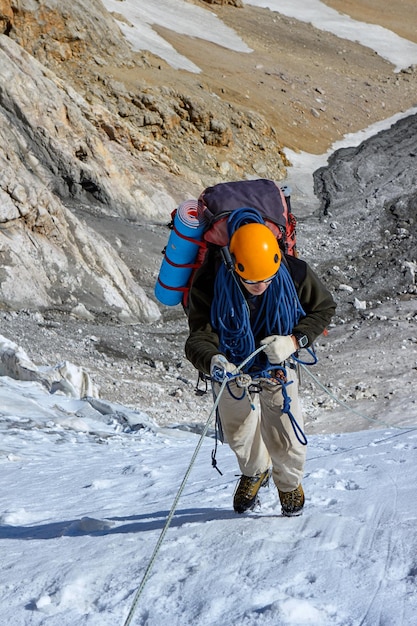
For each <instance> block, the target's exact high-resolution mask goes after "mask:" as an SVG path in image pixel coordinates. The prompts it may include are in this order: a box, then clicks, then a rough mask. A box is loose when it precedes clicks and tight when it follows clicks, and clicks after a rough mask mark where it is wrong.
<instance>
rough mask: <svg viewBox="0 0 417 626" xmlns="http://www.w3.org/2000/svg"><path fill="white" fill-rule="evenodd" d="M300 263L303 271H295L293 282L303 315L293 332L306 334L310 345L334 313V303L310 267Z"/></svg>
mask: <svg viewBox="0 0 417 626" xmlns="http://www.w3.org/2000/svg"><path fill="white" fill-rule="evenodd" d="M297 260H298V259H297ZM301 263H303V264H304V271H302V272H301V273H300V272H296V275H295V277H294V283H295V286H296V288H297V292H298V297H299V299H300V303H301V306H302V307H303V309H304V312H305V317H302V318H301V319H300V321H299V322H298V324H297V325H296V326H295V327H294V328H293V332H299V333H303V334H305V335H307V337H308V345H311V344H312V343H313V341H314V340H315V339H316V338H317V337H318V336H319V335H320V334H321V333H322V332H323V331H324V330H325V328H326V327H327V326H328V324H329V322H330V320H331V319H332V317H333V315H334V313H335V310H336V303H335V301H334V300H333V297H332V295H331V294H330V292H329V291H328V289H327V288H326V287H325V286H324V285H323V283H322V282H321V280H320V279H319V278H318V276H317V275H316V274H315V272H314V271H313V270H312V269H311V267H310V266H309V265H308V264H307V263H305V262H304V261H301ZM297 274H298V280H297ZM300 278H301V280H300Z"/></svg>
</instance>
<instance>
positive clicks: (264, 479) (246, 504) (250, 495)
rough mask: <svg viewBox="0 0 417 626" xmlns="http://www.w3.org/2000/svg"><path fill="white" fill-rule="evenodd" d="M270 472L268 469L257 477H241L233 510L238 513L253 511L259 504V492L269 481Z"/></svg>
mask: <svg viewBox="0 0 417 626" xmlns="http://www.w3.org/2000/svg"><path fill="white" fill-rule="evenodd" d="M269 475H270V470H269V469H267V470H266V471H265V472H263V473H262V474H257V476H241V478H240V480H239V484H238V486H237V487H236V491H235V495H234V497H233V508H234V510H235V511H236V513H244V512H245V511H251V510H252V509H253V508H254V507H255V506H256V504H257V503H258V501H259V500H258V491H259V489H260V488H261V487H265V486H266V485H267V484H268V481H269Z"/></svg>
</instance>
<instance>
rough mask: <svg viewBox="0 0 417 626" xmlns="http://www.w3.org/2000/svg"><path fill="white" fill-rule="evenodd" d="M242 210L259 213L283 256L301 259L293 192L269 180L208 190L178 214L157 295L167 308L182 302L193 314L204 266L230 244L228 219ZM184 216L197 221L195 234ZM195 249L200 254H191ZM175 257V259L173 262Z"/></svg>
mask: <svg viewBox="0 0 417 626" xmlns="http://www.w3.org/2000/svg"><path fill="white" fill-rule="evenodd" d="M242 208H248V209H256V210H257V211H259V213H260V214H261V216H262V217H263V219H264V220H265V224H266V225H267V226H268V227H269V228H270V229H271V230H272V232H273V233H274V235H275V236H276V238H277V240H278V243H279V245H280V247H281V249H282V251H283V252H284V253H286V254H289V255H293V256H296V255H297V252H296V224H297V222H296V219H295V217H294V215H293V213H292V212H291V204H290V195H289V189H288V188H287V187H282V188H281V187H279V186H278V185H277V184H276V183H275V182H274V181H272V180H269V179H264V178H260V179H255V180H242V181H234V182H227V183H219V184H217V185H214V186H212V187H207V188H206V189H205V190H204V191H203V192H202V193H201V194H200V196H199V198H198V200H187V201H186V202H185V203H183V204H182V205H180V206H179V207H178V208H177V209H175V210H174V211H173V212H172V222H171V227H172V228H173V233H172V234H171V236H170V239H169V241H168V245H167V247H166V248H165V250H164V260H163V262H162V266H161V272H160V274H159V276H158V281H157V284H156V287H155V295H156V297H157V298H158V299H159V300H160V301H161V302H162V303H163V304H168V305H172V304H179V303H180V302H182V305H183V307H184V308H185V310H187V307H188V293H189V290H190V286H191V283H192V280H193V276H194V273H195V272H196V271H197V269H198V268H199V267H200V266H201V265H202V263H203V261H204V259H205V257H206V254H207V249H208V247H209V246H218V247H224V246H227V245H228V243H229V241H228V239H229V238H228V232H227V220H228V218H229V217H230V214H231V213H232V212H233V211H235V210H237V209H242ZM180 211H181V212H182V213H184V212H185V213H186V222H188V224H187V225H189V223H190V222H191V221H192V220H193V219H194V221H195V226H196V229H195V230H194V231H193V230H190V229H189V228H185V229H184V228H181V226H183V220H182V221H179V220H178V218H179V216H180ZM192 233H196V234H197V235H196V236H195V235H193V234H192ZM182 245H183V246H184V247H185V246H187V256H183V255H182V252H183V251H182V250H181V246H182ZM192 246H194V250H191V249H190V248H191V247H192ZM184 249H185V248H184ZM173 256H175V259H173V258H171V257H173Z"/></svg>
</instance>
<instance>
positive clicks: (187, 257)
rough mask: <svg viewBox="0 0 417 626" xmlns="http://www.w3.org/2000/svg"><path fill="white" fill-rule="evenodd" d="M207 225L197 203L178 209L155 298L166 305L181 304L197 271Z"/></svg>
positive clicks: (182, 205) (187, 202) (187, 201)
mask: <svg viewBox="0 0 417 626" xmlns="http://www.w3.org/2000/svg"><path fill="white" fill-rule="evenodd" d="M204 229H205V222H204V221H201V218H199V215H198V209H197V200H186V201H185V202H183V203H182V204H180V205H179V207H178V208H177V210H176V212H175V215H174V224H173V230H172V231H171V234H170V236H169V239H168V243H167V247H166V250H165V255H164V258H163V260H162V263H161V268H160V270H159V275H158V280H157V282H156V285H155V296H156V298H157V299H158V300H159V302H161V303H162V304H166V305H167V306H175V305H176V304H180V302H181V300H182V297H183V294H184V288H185V287H186V285H187V283H188V280H189V278H190V276H191V273H192V271H193V264H194V263H195V261H196V258H197V254H198V250H199V248H200V245H199V242H200V241H201V240H202V237H203V232H204Z"/></svg>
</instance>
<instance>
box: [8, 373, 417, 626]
mask: <svg viewBox="0 0 417 626" xmlns="http://www.w3.org/2000/svg"><path fill="white" fill-rule="evenodd" d="M0 399H1V402H2V410H1V417H0V430H1V446H0V464H1V475H2V481H1V486H0V550H1V555H2V559H1V560H2V573H1V577H0V623H1V624H8V625H10V626H26V625H29V624H30V625H31V626H40V625H47V626H78V625H82V624H88V625H90V626H107V625H109V626H110V625H111V626H114V625H116V624H120V625H121V626H122V624H124V623H125V620H126V619H127V615H128V613H129V610H130V608H131V605H132V602H133V598H134V595H135V593H136V591H137V589H138V588H139V585H140V583H141V580H142V578H143V576H144V573H145V571H146V569H147V568H148V566H149V563H150V559H151V557H152V554H153V551H154V548H155V546H156V544H157V541H158V538H159V537H160V534H161V532H162V529H163V528H164V525H165V524H166V520H167V516H168V513H169V511H170V509H171V507H172V505H173V502H174V498H175V495H176V494H177V493H178V489H179V487H180V485H181V482H182V480H183V478H184V476H185V473H186V471H187V469H188V466H189V463H190V460H191V458H192V456H193V453H194V451H195V449H196V446H197V444H198V442H199V436H198V435H195V434H192V433H189V432H184V431H181V430H177V429H164V430H161V429H158V428H156V427H155V426H154V425H153V423H152V420H150V419H148V418H147V417H146V416H145V415H144V414H143V413H142V414H141V413H139V414H135V412H133V411H129V410H127V409H123V407H120V406H115V405H110V404H107V405H104V404H103V406H100V403H99V402H98V401H97V400H92V401H91V402H92V404H90V403H89V402H87V401H86V400H77V399H75V398H69V397H67V396H64V395H63V394H62V393H59V394H56V395H54V396H51V395H50V394H49V393H48V392H47V391H46V390H45V389H44V387H42V386H41V385H40V384H39V383H36V382H21V381H14V380H12V379H10V378H8V377H2V378H1V379H0ZM97 402H98V404H97ZM98 408H99V409H100V410H97V409H98ZM208 417H209V416H208ZM135 424H136V426H135ZM138 424H139V425H144V427H143V428H140V427H139V426H138ZM213 443H214V442H213V439H212V438H210V437H206V438H205V439H204V441H203V443H202V447H201V450H200V452H199V454H198V456H197V460H196V463H195V464H194V466H193V468H192V470H191V474H190V476H189V479H188V481H187V482H186V484H185V488H184V491H183V493H182V495H181V497H180V499H179V502H178V506H177V509H176V512H175V514H174V517H173V519H172V522H171V524H170V526H169V528H168V529H167V531H166V535H165V537H164V540H163V542H162V545H161V549H160V550H159V552H158V553H157V554H156V557H155V560H154V562H153V567H152V568H151V570H150V575H149V579H148V580H147V583H146V585H145V586H144V588H143V591H142V593H141V595H140V597H139V600H138V604H137V607H136V610H135V612H134V614H133V617H132V621H131V623H132V624H137V625H139V624H141V625H142V626H144V625H146V626H164V625H169V626H184V625H188V624H196V625H199V626H236V625H237V624H239V625H242V626H254V625H260V624H262V625H263V626H281V625H283V626H284V625H292V626H298V625H301V624H311V625H314V626H325V625H327V624H328V625H330V624H331V625H332V626H348V625H349V626H354V625H355V626H356V625H359V624H362V625H363V626H375V625H376V624H389V625H390V626H402V625H404V626H405V625H411V624H413V623H415V614H416V611H417V587H416V577H417V557H416V554H417V537H416V534H415V527H416V521H417V500H416V498H415V495H414V494H413V489H414V485H415V484H416V479H417V428H414V429H411V428H409V429H401V428H392V429H380V430H372V431H364V432H361V433H351V434H339V435H326V436H315V437H311V438H310V442H309V453H308V462H307V467H306V475H305V480H304V487H305V490H306V496H307V503H306V508H305V512H304V515H303V516H302V517H299V518H293V519H288V518H283V517H282V516H281V515H280V507H279V504H278V499H277V493H276V490H275V488H274V487H273V486H272V485H271V486H270V487H267V488H265V489H263V490H262V491H261V501H262V504H261V508H260V509H259V510H257V511H255V512H253V513H251V514H247V515H242V516H240V515H237V514H235V513H234V512H233V510H232V497H233V490H234V486H235V483H236V480H237V478H236V475H235V474H236V470H237V467H236V463H235V460H234V457H233V454H232V453H231V452H230V450H229V448H228V446H221V447H220V448H219V450H218V464H219V468H220V469H221V471H222V472H223V476H221V475H220V474H219V473H218V472H216V471H215V470H213V468H212V467H211V450H212V448H213Z"/></svg>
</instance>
